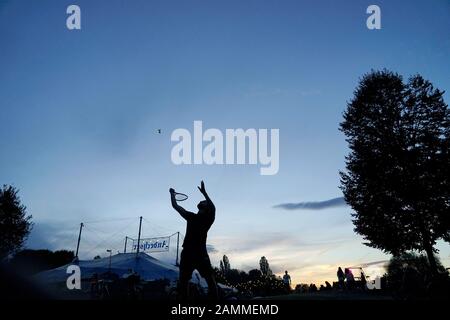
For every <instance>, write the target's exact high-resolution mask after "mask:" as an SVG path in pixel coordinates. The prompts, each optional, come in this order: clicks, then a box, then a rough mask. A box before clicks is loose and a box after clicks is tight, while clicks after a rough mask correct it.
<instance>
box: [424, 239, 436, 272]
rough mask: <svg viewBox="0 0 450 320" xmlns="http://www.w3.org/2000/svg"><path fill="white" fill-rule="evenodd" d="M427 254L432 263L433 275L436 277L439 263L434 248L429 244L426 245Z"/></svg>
mask: <svg viewBox="0 0 450 320" xmlns="http://www.w3.org/2000/svg"><path fill="white" fill-rule="evenodd" d="M424 248H425V252H426V253H427V257H428V262H429V263H430V270H431V275H432V276H435V275H437V273H438V269H437V262H436V259H435V257H434V253H433V246H432V245H431V244H430V243H429V242H427V243H425V244H424Z"/></svg>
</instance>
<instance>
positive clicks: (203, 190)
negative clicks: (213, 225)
mask: <svg viewBox="0 0 450 320" xmlns="http://www.w3.org/2000/svg"><path fill="white" fill-rule="evenodd" d="M197 188H198V190H200V192H201V193H202V194H203V196H204V197H205V199H206V202H207V203H208V207H209V208H210V209H211V211H212V213H215V211H216V207H215V206H214V203H213V202H212V201H211V198H210V197H209V196H208V193H206V189H205V183H204V182H203V181H202V182H201V184H200V187H197Z"/></svg>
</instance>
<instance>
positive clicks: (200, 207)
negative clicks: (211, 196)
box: [197, 200, 208, 214]
mask: <svg viewBox="0 0 450 320" xmlns="http://www.w3.org/2000/svg"><path fill="white" fill-rule="evenodd" d="M197 208H198V213H199V214H200V213H203V212H205V211H206V210H207V209H208V202H207V201H206V200H203V201H200V202H199V203H198V204H197Z"/></svg>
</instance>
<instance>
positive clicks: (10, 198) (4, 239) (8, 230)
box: [0, 185, 32, 259]
mask: <svg viewBox="0 0 450 320" xmlns="http://www.w3.org/2000/svg"><path fill="white" fill-rule="evenodd" d="M17 193H18V190H17V189H15V188H14V187H12V186H6V185H4V186H3V187H2V188H0V259H3V258H5V257H6V256H8V255H10V254H12V253H15V252H16V251H17V250H19V249H20V248H22V246H23V243H24V242H25V240H26V238H27V236H28V234H29V233H30V230H31V227H32V223H31V221H30V220H31V216H27V213H26V207H25V206H24V205H22V204H21V202H20V199H19V196H18V195H17Z"/></svg>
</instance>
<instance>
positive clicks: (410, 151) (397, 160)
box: [341, 70, 450, 273]
mask: <svg viewBox="0 0 450 320" xmlns="http://www.w3.org/2000/svg"><path fill="white" fill-rule="evenodd" d="M443 93H444V92H442V91H440V90H438V89H435V88H434V87H433V85H432V84H431V83H430V82H429V81H426V80H424V79H423V78H422V77H421V76H420V75H416V76H413V77H412V78H410V79H409V81H408V82H407V83H406V84H405V83H404V82H403V79H402V77H401V76H400V75H398V74H396V73H393V72H390V71H387V70H383V71H372V72H370V73H368V74H366V75H364V76H363V77H362V79H361V80H360V82H359V85H358V87H357V88H356V90H355V92H354V97H353V99H352V100H351V101H350V102H349V103H348V105H347V110H346V111H345V112H344V121H343V122H342V123H341V130H342V131H343V132H344V134H345V135H346V141H347V142H348V144H349V147H350V150H351V152H350V154H349V155H348V156H347V157H346V171H345V172H341V189H342V191H343V193H344V196H345V200H346V202H347V203H348V204H349V205H350V206H351V207H352V208H353V210H354V213H353V214H352V216H353V218H354V220H353V223H354V225H355V231H356V232H357V233H359V234H361V235H362V236H363V237H364V239H365V240H366V241H367V242H366V243H365V244H367V245H368V246H371V247H374V248H379V249H382V250H384V251H385V252H388V253H391V254H393V255H399V254H401V253H403V252H405V251H407V250H419V251H425V252H426V254H427V257H428V260H429V262H430V267H431V270H432V272H433V273H435V272H436V271H437V264H436V261H435V258H434V255H433V252H436V250H435V249H434V245H435V244H436V241H437V240H438V239H444V240H446V241H450V217H449V216H450V211H449V210H450V197H449V194H450V179H449V176H450V174H449V168H450V161H449V146H450V144H449V142H450V112H449V109H448V106H447V105H446V104H445V102H444V99H443Z"/></svg>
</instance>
